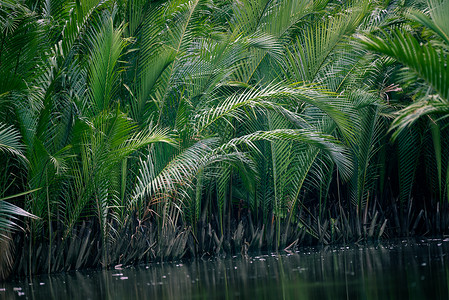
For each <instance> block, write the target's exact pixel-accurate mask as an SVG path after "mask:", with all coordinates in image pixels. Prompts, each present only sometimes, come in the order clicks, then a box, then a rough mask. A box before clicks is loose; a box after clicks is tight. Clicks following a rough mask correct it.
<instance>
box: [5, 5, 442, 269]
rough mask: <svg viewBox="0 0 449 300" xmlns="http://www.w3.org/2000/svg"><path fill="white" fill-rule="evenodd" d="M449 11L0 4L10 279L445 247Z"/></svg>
mask: <svg viewBox="0 0 449 300" xmlns="http://www.w3.org/2000/svg"><path fill="white" fill-rule="evenodd" d="M447 13H449V1H448V0H428V1H427V2H426V1H420V0H415V1H413V2H410V3H409V2H407V1H367V0H352V1H333V0H298V1H296V0H292V1H287V0H239V1H230V0H168V1H162V0H160V1H147V0H136V1H116V0H105V1H97V0H76V1H69V0H50V1H28V0H2V1H0V163H1V166H2V168H1V169H0V186H1V188H0V198H1V200H0V234H1V236H0V243H1V244H2V245H1V248H0V276H2V277H6V276H8V275H9V274H10V273H14V274H35V273H38V272H56V271H61V270H70V269H79V268H83V267H99V266H102V267H110V266H115V265H117V264H131V263H138V262H141V261H153V260H162V259H177V258H181V257H185V256H189V255H190V256H194V255H204V254H208V255H212V254H223V253H224V254H230V253H235V252H242V253H246V252H247V251H253V250H261V249H271V250H280V249H286V250H294V249H295V248H296V247H298V246H300V245H304V244H316V243H321V244H329V243H341V242H343V243H344V242H355V241H368V240H373V239H374V240H376V239H379V238H385V237H387V238H388V237H395V236H406V235H416V234H442V233H447V230H448V225H449V220H448V218H447V215H448V203H449V191H448V188H449V151H447V148H448V146H449V144H448V142H449V136H448V128H447V124H448V123H447V122H448V120H447V119H446V116H448V112H449V104H448V103H449V102H448V101H449V77H448V72H449V71H448V65H449V55H448V54H449V23H448V18H447V17H446V16H447Z"/></svg>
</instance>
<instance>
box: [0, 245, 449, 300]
mask: <svg viewBox="0 0 449 300" xmlns="http://www.w3.org/2000/svg"><path fill="white" fill-rule="evenodd" d="M448 253H449V239H432V240H417V241H416V240H415V241H410V240H401V241H395V242H382V243H380V244H377V245H369V246H362V245H360V246H359V245H352V246H339V247H324V248H323V247H317V248H303V249H301V250H300V251H298V252H294V253H288V252H285V251H283V252H280V253H268V254H267V253H266V254H254V255H249V256H242V255H238V256H233V257H221V258H203V259H195V260H189V261H182V262H181V261H178V262H165V263H151V264H148V265H143V266H138V267H129V268H124V269H114V270H104V271H77V272H68V273H64V274H56V275H51V276H47V275H45V276H43V275H41V276H35V277H33V278H32V279H22V280H15V281H10V282H3V283H0V299H16V298H17V299H82V300H88V299H157V300H159V299H251V300H258V299H367V300H370V299H449V290H448V289H449V287H448V286H449V277H448V270H449V257H448Z"/></svg>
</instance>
